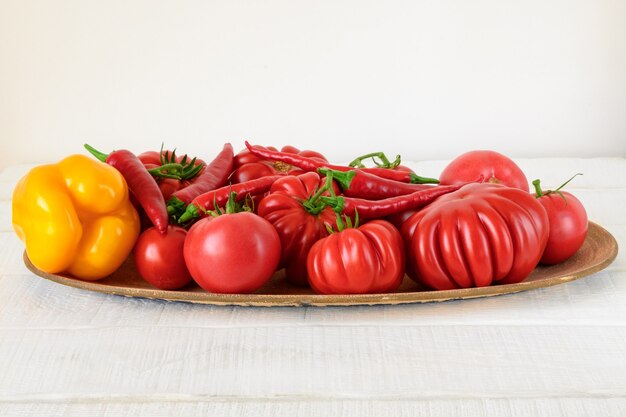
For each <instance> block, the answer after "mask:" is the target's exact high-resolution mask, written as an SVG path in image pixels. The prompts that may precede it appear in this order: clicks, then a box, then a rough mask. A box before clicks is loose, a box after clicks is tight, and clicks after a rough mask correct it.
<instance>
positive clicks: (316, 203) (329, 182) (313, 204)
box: [302, 172, 335, 215]
mask: <svg viewBox="0 0 626 417" xmlns="http://www.w3.org/2000/svg"><path fill="white" fill-rule="evenodd" d="M333 179H334V177H333V174H332V172H329V173H328V175H326V182H325V183H324V185H323V186H321V187H320V188H319V189H318V190H317V191H316V192H315V193H314V194H313V195H312V196H311V197H309V198H308V199H306V200H305V201H303V202H302V205H303V206H304V208H305V209H306V210H307V211H308V212H309V213H311V214H313V215H316V214H319V213H321V212H322V210H324V209H325V208H326V204H324V203H321V204H320V198H321V197H322V195H323V194H324V193H325V192H327V191H328V192H329V193H330V195H332V196H334V195H335V192H334V190H333Z"/></svg>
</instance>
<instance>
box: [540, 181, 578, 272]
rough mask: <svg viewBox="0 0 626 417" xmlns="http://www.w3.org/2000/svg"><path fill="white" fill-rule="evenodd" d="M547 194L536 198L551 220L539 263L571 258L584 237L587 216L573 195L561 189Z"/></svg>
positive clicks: (555, 262)
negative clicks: (546, 242) (558, 191)
mask: <svg viewBox="0 0 626 417" xmlns="http://www.w3.org/2000/svg"><path fill="white" fill-rule="evenodd" d="M560 194H562V196H561V195H559V193H552V192H551V193H546V194H544V195H542V196H541V197H538V198H537V201H539V202H540V203H541V205H542V206H543V207H544V208H545V209H546V212H547V213H548V220H549V223H550V234H549V237H548V244H547V245H546V249H545V251H544V252H543V256H542V257H541V260H540V262H541V263H542V264H546V265H554V264H558V263H561V262H563V261H565V260H567V259H569V258H570V257H572V256H573V255H574V254H575V253H576V252H578V249H580V247H581V246H582V245H583V242H584V241H585V238H586V237H587V229H588V219H587V211H586V210H585V207H584V206H583V204H582V203H581V202H580V200H578V199H577V198H576V197H574V196H573V195H572V194H570V193H568V192H565V191H561V192H560Z"/></svg>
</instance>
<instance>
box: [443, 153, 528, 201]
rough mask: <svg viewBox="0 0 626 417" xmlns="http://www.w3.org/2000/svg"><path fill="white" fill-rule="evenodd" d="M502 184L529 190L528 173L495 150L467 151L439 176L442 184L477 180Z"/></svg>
mask: <svg viewBox="0 0 626 417" xmlns="http://www.w3.org/2000/svg"><path fill="white" fill-rule="evenodd" d="M481 176H482V177H483V178H484V181H485V182H488V183H495V184H502V185H506V186H507V187H513V188H519V189H520V190H524V191H526V192H528V180H527V179H526V175H524V172H522V170H521V169H520V167H519V166H517V164H516V163H515V162H513V161H512V160H511V159H510V158H508V157H506V156H504V155H502V154H500V153H498V152H494V151H484V150H479V151H470V152H466V153H464V154H462V155H460V156H458V157H457V158H455V159H454V160H453V161H452V162H450V163H449V164H448V165H447V166H446V167H445V168H444V170H443V171H442V172H441V175H440V176H439V182H440V183H441V185H452V184H463V183H468V182H472V181H477V180H478V178H479V177H481Z"/></svg>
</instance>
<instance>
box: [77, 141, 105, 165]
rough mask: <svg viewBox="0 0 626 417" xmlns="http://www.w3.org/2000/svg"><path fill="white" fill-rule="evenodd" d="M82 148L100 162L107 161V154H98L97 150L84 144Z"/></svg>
mask: <svg viewBox="0 0 626 417" xmlns="http://www.w3.org/2000/svg"><path fill="white" fill-rule="evenodd" d="M83 146H84V147H85V149H87V150H88V151H89V153H91V154H92V155H93V156H95V157H96V159H98V160H100V161H101V162H106V161H107V158H108V157H109V155H108V154H106V153H104V152H100V151H99V150H97V149H96V148H94V147H93V146H90V145H88V144H86V143H85V144H84V145H83Z"/></svg>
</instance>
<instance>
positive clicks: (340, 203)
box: [320, 196, 346, 213]
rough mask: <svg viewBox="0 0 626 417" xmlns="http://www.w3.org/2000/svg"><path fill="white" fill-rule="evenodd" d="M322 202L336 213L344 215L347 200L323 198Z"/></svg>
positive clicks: (334, 197)
mask: <svg viewBox="0 0 626 417" xmlns="http://www.w3.org/2000/svg"><path fill="white" fill-rule="evenodd" d="M320 200H321V202H322V203H324V204H325V205H327V206H329V207H330V208H332V209H333V211H335V212H336V213H343V208H344V206H345V204H346V200H345V199H344V198H343V197H342V196H332V197H328V196H321V197H320Z"/></svg>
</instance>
